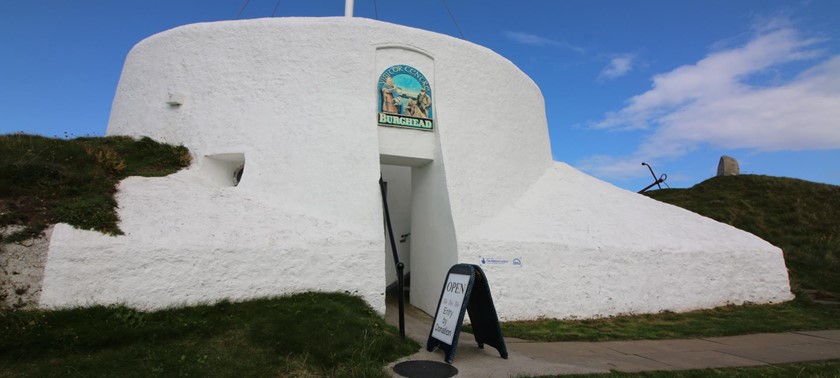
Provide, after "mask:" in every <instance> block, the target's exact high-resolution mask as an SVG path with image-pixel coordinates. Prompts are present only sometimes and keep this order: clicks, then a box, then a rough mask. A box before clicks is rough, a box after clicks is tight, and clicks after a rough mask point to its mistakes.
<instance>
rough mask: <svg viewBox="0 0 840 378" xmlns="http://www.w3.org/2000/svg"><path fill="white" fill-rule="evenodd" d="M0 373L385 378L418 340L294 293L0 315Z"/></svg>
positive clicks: (340, 305) (366, 312) (369, 315)
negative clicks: (142, 308) (145, 307)
mask: <svg viewBox="0 0 840 378" xmlns="http://www.w3.org/2000/svg"><path fill="white" fill-rule="evenodd" d="M0 334H2V335H3V337H0V377H4V376H113V375H119V376H137V377H147V376H176V375H177V376H188V375H189V376H301V375H303V376H311V375H318V376H321V375H325V376H356V377H370V376H386V375H385V374H384V372H383V366H384V364H385V363H386V362H388V361H392V360H394V359H396V358H399V357H400V356H404V355H408V354H411V353H413V352H415V351H417V350H418V349H419V345H418V344H417V343H416V342H414V341H411V340H408V341H401V340H400V339H399V335H398V332H397V331H396V329H394V327H392V326H389V325H387V324H386V323H385V321H384V320H383V319H382V317H380V316H379V315H377V314H376V313H375V312H374V311H373V310H372V309H371V308H370V307H369V306H368V305H367V304H365V302H364V301H363V300H362V299H360V298H358V297H353V296H349V295H345V294H337V293H327V294H323V293H321V294H315V293H307V294H298V295H293V296H288V297H280V298H274V299H260V300H252V301H247V302H242V303H229V302H223V303H219V304H216V305H208V306H195V307H186V308H177V309H168V310H162V311H156V312H139V311H135V310H132V309H130V308H127V307H102V306H97V307H90V308H77V309H69V310H57V311H11V312H0Z"/></svg>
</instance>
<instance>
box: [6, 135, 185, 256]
mask: <svg viewBox="0 0 840 378" xmlns="http://www.w3.org/2000/svg"><path fill="white" fill-rule="evenodd" d="M189 164H190V154H189V151H187V149H186V148H185V147H183V146H178V147H176V146H170V145H166V144H161V143H158V142H155V141H153V140H152V139H149V138H143V139H140V140H134V139H132V138H129V137H104V138H76V139H71V140H66V139H55V138H45V137H41V136H36V135H26V134H12V135H0V227H5V226H9V225H17V226H22V227H23V230H21V231H19V232H16V233H13V234H11V235H7V237H6V238H5V239H3V240H0V242H6V243H9V242H14V241H19V240H22V239H26V238H29V237H31V236H36V235H38V234H40V233H41V231H42V230H43V229H44V228H46V227H47V226H48V225H50V224H54V223H58V222H64V223H69V224H71V225H73V226H75V227H78V228H82V229H87V230H96V231H101V232H104V233H109V234H121V233H122V232H121V231H120V229H119V227H117V222H118V221H119V218H118V217H117V213H116V206H117V203H116V200H115V199H114V193H116V187H117V183H119V181H120V180H122V179H123V178H125V177H128V176H165V175H168V174H170V173H173V172H176V171H178V170H179V169H181V168H183V167H186V166H188V165H189Z"/></svg>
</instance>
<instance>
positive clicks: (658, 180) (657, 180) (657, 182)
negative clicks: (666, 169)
mask: <svg viewBox="0 0 840 378" xmlns="http://www.w3.org/2000/svg"><path fill="white" fill-rule="evenodd" d="M642 165H644V166H646V167H648V169H649V170H650V175H651V176H653V184H650V185H648V186H646V187H645V188H644V189H642V190H640V191H639V193H644V192H646V191H647V190H648V189H650V188H652V187H653V186H654V185H656V186H658V187H659V189H662V185H660V184H665V186H666V187H668V189H671V187H670V186H668V184H666V183H665V180H667V179H668V175H667V174H664V173H663V174H662V175H661V176H659V178H657V177H656V174H655V173H653V168H651V167H650V165H648V163H645V162H642Z"/></svg>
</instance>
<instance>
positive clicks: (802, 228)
mask: <svg viewBox="0 0 840 378" xmlns="http://www.w3.org/2000/svg"><path fill="white" fill-rule="evenodd" d="M646 194H647V195H648V196H650V197H651V198H654V199H657V200H659V201H662V202H666V203H670V204H672V205H676V206H679V207H682V208H685V209H688V210H691V211H693V212H695V213H698V214H701V215H704V216H707V217H709V218H712V219H715V220H717V221H720V222H723V223H727V224H730V225H732V226H735V227H737V228H740V229H742V230H745V231H748V232H750V233H752V234H754V235H756V236H758V237H760V238H762V239H764V240H767V241H768V242H770V243H772V244H774V245H776V246H778V247H779V248H781V249H782V250H783V251H784V254H785V262H786V263H787V266H788V269H789V271H790V278H791V283H792V284H793V286H794V289H817V290H826V291H829V292H835V293H840V186H835V185H826V184H818V183H813V182H808V181H803V180H797V179H791V178H783V177H770V176H760V175H740V176H724V177H715V178H712V179H709V180H706V181H704V182H702V183H699V184H697V185H695V186H693V187H691V188H689V189H666V190H657V191H652V192H647V193H646Z"/></svg>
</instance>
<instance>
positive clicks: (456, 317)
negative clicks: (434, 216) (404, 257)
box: [426, 264, 508, 363]
mask: <svg viewBox="0 0 840 378" xmlns="http://www.w3.org/2000/svg"><path fill="white" fill-rule="evenodd" d="M467 312H469V314H470V320H471V321H472V328H473V333H474V336H475V341H476V342H477V343H478V347H479V348H484V344H487V345H490V346H492V347H494V348H496V349H497V350H498V351H499V355H500V356H501V357H502V358H505V359H507V358H508V353H507V348H506V347H505V339H504V338H503V337H502V329H501V327H500V326H499V317H498V316H497V315H496V307H495V306H493V298H492V296H491V295H490V285H489V284H488V283H487V276H486V275H485V274H484V271H483V270H481V267H479V266H478V265H472V264H456V265H453V266H452V268H450V269H449V272H448V273H447V274H446V281H444V283H443V289H442V290H441V293H440V299H439V300H438V307H437V311H435V319H434V320H433V321H432V330H431V331H429V339H428V341H426V350H428V351H430V352H431V351H432V350H433V349H434V348H440V349H441V350H443V352H444V353H445V359H446V362H449V363H452V360H453V359H454V358H455V350H456V349H457V348H458V337H459V336H460V334H461V324H462V323H463V322H464V314H465V313H467Z"/></svg>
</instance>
